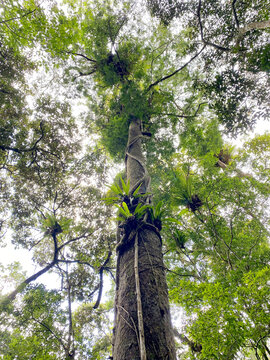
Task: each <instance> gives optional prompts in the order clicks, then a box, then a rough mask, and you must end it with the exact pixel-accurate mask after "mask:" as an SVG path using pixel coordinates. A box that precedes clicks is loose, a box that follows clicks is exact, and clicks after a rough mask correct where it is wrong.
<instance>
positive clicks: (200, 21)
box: [197, 0, 230, 51]
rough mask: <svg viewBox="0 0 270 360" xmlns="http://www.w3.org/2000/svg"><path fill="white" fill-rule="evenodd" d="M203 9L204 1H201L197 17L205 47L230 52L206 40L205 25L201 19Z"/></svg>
mask: <svg viewBox="0 0 270 360" xmlns="http://www.w3.org/2000/svg"><path fill="white" fill-rule="evenodd" d="M201 7H202V1H201V0H199V3H198V7H197V17H198V21H199V26H200V33H201V40H202V42H203V43H204V44H205V45H209V46H213V47H214V48H216V49H218V50H222V51H230V49H229V48H225V47H224V46H221V45H218V44H214V43H212V42H211V41H208V40H205V38H204V35H203V25H202V19H201Z"/></svg>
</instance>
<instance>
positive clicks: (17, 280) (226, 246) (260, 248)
mask: <svg viewBox="0 0 270 360" xmlns="http://www.w3.org/2000/svg"><path fill="white" fill-rule="evenodd" d="M269 40H270V20H269V5H268V2H267V1H264V0H260V1H241V0H233V1H230V2H228V1H216V0H210V1H207V2H205V1H202V0H196V1H195V0H192V1H189V2H181V1H174V2H173V1H170V0H140V1H136V2H134V1H118V0H114V1H106V2H104V1H98V2H96V1H87V2H82V1H74V0H72V1H70V0H65V1H47V0H45V1H42V2H37V1H32V0H29V1H28V0H22V1H16V0H15V1H13V0H4V1H3V2H2V5H0V197H1V204H0V212H1V213H0V239H1V245H3V246H4V245H6V244H9V246H13V247H14V248H16V249H22V248H24V249H27V250H28V251H29V252H30V254H31V257H32V262H33V272H32V274H30V275H26V273H25V269H24V265H25V264H23V260H22V259H18V262H15V263H12V264H9V265H8V266H6V267H5V266H4V265H1V269H2V272H1V298H0V310H1V326H0V344H1V346H0V348H1V350H0V355H1V357H2V358H3V359H5V360H8V359H22V360H24V359H30V358H31V359H37V360H40V359H97V360H98V359H105V358H107V359H108V358H109V356H111V341H112V340H111V339H112V318H113V315H112V312H113V301H114V291H115V289H114V283H115V279H116V266H117V264H116V260H115V248H116V245H117V234H116V223H117V221H120V220H121V216H122V218H123V217H125V216H127V217H128V216H129V210H130V207H128V206H127V204H128V201H129V197H128V195H129V190H130V189H129V188H128V186H129V184H128V182H127V180H126V178H125V175H124V172H123V166H124V161H125V154H126V145H127V140H128V128H129V125H130V122H132V119H134V118H138V119H140V120H141V123H142V134H143V135H144V139H143V151H144V153H145V154H146V162H147V164H146V165H147V168H148V172H149V175H150V177H151V193H152V203H151V204H150V205H149V206H146V207H141V208H137V210H136V211H137V213H136V212H135V213H134V216H136V215H137V216H141V214H145V213H147V214H148V216H150V217H152V219H153V223H154V224H155V226H156V228H158V229H161V236H162V249H163V255H164V260H165V266H166V271H167V282H168V289H169V298H170V303H171V307H172V317H173V319H174V320H173V325H174V327H175V340H176V348H177V356H178V359H180V360H184V359H190V360H191V359H208V360H209V359H224V360H228V359H247V360H253V359H257V360H258V359H263V360H267V359H268V358H269V356H270V344H269V337H270V329H269V311H270V305H269V304H270V298H269V297H270V291H269V273H270V270H269V260H270V247H269V224H270V219H269V195H270V187H269V181H270V170H269V169H270V166H269V159H270V134H269V133H268V132H266V133H263V134H260V135H258V134H257V135H253V134H252V130H253V129H254V126H255V125H256V124H258V123H260V121H262V120H268V118H269V99H270V92H269V70H270V45H269V44H270V42H269ZM247 133H248V134H249V137H246V138H245V139H244V140H242V142H238V144H237V145H235V143H236V142H235V139H236V140H238V139H239V138H240V137H241V139H243V135H245V134H247ZM134 190H135V189H133V191H132V195H134ZM138 196H139V195H138ZM134 197H136V193H135V195H134ZM124 204H125V205H124ZM115 205H116V206H115ZM128 205H130V204H128ZM131 215H133V214H131ZM119 219H120V220H119ZM44 274H47V275H48V274H49V275H48V277H50V278H51V279H52V280H51V284H50V286H48V285H45V283H44V282H43V276H44ZM104 293H105V295H104Z"/></svg>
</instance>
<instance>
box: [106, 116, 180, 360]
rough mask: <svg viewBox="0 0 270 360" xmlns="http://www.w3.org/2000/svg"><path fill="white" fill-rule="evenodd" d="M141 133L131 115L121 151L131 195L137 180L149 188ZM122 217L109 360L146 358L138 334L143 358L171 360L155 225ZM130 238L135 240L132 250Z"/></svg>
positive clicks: (171, 342)
mask: <svg viewBox="0 0 270 360" xmlns="http://www.w3.org/2000/svg"><path fill="white" fill-rule="evenodd" d="M141 138H142V133H141V124H140V121H139V120H137V119H133V121H132V122H131V124H130V128H129V139H128V146H127V152H126V171H127V180H129V181H130V198H131V199H132V194H133V192H134V190H135V189H136V187H138V186H139V185H141V187H140V193H141V194H142V193H145V192H148V190H149V177H148V174H147V171H146V168H145V165H144V157H143V154H142V149H141ZM141 199H143V198H141ZM127 222H128V221H125V223H126V224H124V226H123V224H122V225H120V227H121V228H120V230H121V231H122V236H121V239H120V241H121V246H120V247H118V253H117V276H116V298H115V327H114V340H113V360H140V359H142V358H145V357H144V355H143V354H142V350H141V351H140V349H142V348H143V346H141V345H142V344H140V341H142V340H141V339H143V341H144V342H145V344H144V345H145V349H146V358H147V360H158V359H160V360H163V359H164V360H165V359H166V360H175V359H176V354H175V345H174V335H173V330H172V325H171V318H170V311H169V301H168V291H167V284H166V276H165V270H164V264H163V256H162V244H161V237H160V234H159V231H158V229H156V228H155V226H153V225H152V224H150V223H148V220H147V219H146V218H145V217H144V219H132V220H130V221H129V225H128V226H127ZM123 228H124V230H123ZM135 239H136V244H138V245H137V246H138V247H137V249H136V251H135ZM122 241H124V243H122ZM136 252H138V253H137V254H136ZM135 254H136V256H135ZM136 262H138V264H136ZM136 267H138V274H139V289H138V284H137V286H136V281H135V270H134V269H136ZM137 280H138V279H137ZM137 283H138V281H137ZM138 290H139V291H138ZM138 294H139V296H140V298H141V304H142V315H140V309H139V312H138ZM138 313H139V317H140V316H142V320H143V331H144V336H142V337H141V336H140V328H141V326H139V321H138V320H139V319H138Z"/></svg>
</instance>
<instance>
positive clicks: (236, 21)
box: [232, 0, 239, 29]
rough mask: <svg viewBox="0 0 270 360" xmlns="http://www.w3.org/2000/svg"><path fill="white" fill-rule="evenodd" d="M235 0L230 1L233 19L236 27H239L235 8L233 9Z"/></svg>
mask: <svg viewBox="0 0 270 360" xmlns="http://www.w3.org/2000/svg"><path fill="white" fill-rule="evenodd" d="M236 1H237V0H233V1H232V10H233V16H234V20H235V23H236V26H237V28H238V29H239V20H238V17H237V13H236V9H235V4H236Z"/></svg>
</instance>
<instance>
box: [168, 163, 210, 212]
mask: <svg viewBox="0 0 270 360" xmlns="http://www.w3.org/2000/svg"><path fill="white" fill-rule="evenodd" d="M174 176H175V183H174V186H173V205H176V206H181V205H182V206H186V207H187V208H188V209H189V210H191V211H192V212H193V213H195V212H196V211H197V210H199V209H200V207H201V206H202V205H203V202H202V200H201V199H200V197H199V195H198V194H196V193H195V190H194V186H193V184H192V179H191V176H190V175H189V174H187V175H186V174H185V172H184V171H183V170H182V169H177V172H175V173H174Z"/></svg>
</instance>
